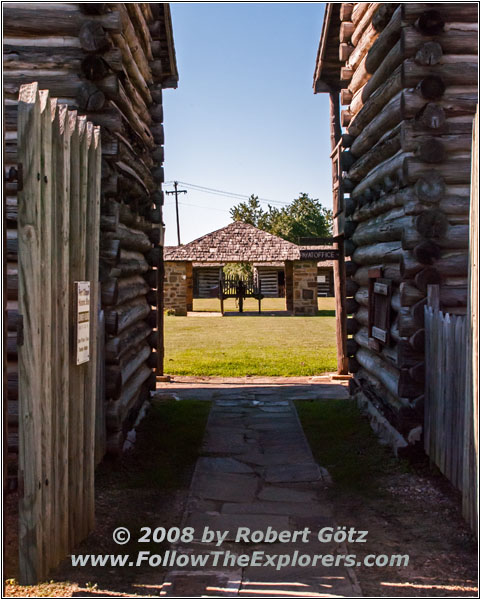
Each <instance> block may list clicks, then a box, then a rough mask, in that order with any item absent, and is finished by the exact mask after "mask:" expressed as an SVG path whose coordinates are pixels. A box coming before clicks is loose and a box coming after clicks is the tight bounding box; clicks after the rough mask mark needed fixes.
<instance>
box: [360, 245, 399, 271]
mask: <svg viewBox="0 0 481 600" xmlns="http://www.w3.org/2000/svg"><path fill="white" fill-rule="evenodd" d="M401 254H402V252H401V243H400V242H397V241H396V242H381V243H375V244H371V245H369V246H360V247H358V248H356V251H355V252H354V254H353V257H352V258H353V260H354V262H355V263H357V264H358V265H375V264H378V263H389V262H399V260H400V258H401Z"/></svg>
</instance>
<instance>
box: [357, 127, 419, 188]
mask: <svg viewBox="0 0 481 600" xmlns="http://www.w3.org/2000/svg"><path fill="white" fill-rule="evenodd" d="M400 148H401V136H400V126H398V127H396V128H394V129H393V130H392V131H389V132H387V134H386V135H385V136H383V137H382V138H381V139H380V140H379V141H378V142H377V143H376V144H375V145H374V146H373V147H372V148H371V149H370V150H369V151H368V152H366V153H365V154H363V155H362V156H361V157H359V158H358V159H357V160H356V161H355V162H354V164H353V165H352V167H351V168H350V169H349V173H348V177H349V179H351V180H352V181H355V182H358V181H360V180H361V179H362V178H363V177H365V176H366V175H367V174H368V173H369V172H370V171H371V170H372V169H374V168H375V167H376V166H377V165H379V164H380V163H382V162H383V161H385V160H387V159H388V158H391V156H394V155H395V154H396V153H397V152H398V151H399V149H400ZM416 148H417V147H416Z"/></svg>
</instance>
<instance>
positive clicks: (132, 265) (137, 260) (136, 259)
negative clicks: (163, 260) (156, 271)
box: [116, 249, 149, 277]
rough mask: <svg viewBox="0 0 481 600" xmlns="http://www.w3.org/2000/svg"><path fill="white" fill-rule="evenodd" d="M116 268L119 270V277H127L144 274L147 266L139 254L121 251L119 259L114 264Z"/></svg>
mask: <svg viewBox="0 0 481 600" xmlns="http://www.w3.org/2000/svg"><path fill="white" fill-rule="evenodd" d="M116 268H117V269H118V270H119V276H121V277H128V276H130V275H142V274H143V273H146V272H147V271H148V269H149V265H148V264H147V261H146V260H145V257H144V255H143V254H142V253H141V252H135V251H133V250H124V249H121V251H120V259H119V262H118V263H117V264H116Z"/></svg>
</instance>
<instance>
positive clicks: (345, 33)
mask: <svg viewBox="0 0 481 600" xmlns="http://www.w3.org/2000/svg"><path fill="white" fill-rule="evenodd" d="M353 31H354V24H353V23H351V22H349V21H344V22H342V23H341V25H340V28H339V40H340V42H341V43H344V42H350V41H351V36H352V33H353Z"/></svg>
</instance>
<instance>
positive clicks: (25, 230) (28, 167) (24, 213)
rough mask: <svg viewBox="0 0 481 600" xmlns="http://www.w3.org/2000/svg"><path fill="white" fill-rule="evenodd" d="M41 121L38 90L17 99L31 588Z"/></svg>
mask: <svg viewBox="0 0 481 600" xmlns="http://www.w3.org/2000/svg"><path fill="white" fill-rule="evenodd" d="M41 135H42V134H41V118H40V103H39V96H38V85H37V84H36V83H33V84H30V85H26V86H23V87H22V88H21V90H20V94H19V106H18V142H19V157H21V162H22V165H23V189H22V190H20V191H19V193H18V231H19V246H20V249H21V252H20V255H19V274H20V278H19V310H20V314H21V315H22V317H23V333H24V339H26V340H27V341H28V343H27V344H23V345H21V346H20V347H19V352H18V368H19V423H20V427H19V480H20V482H21V483H22V489H23V491H22V493H21V494H20V497H19V572H20V583H21V584H23V585H28V584H34V583H36V582H37V581H38V579H39V578H40V577H42V575H43V564H42V560H43V559H42V538H43V521H42V519H41V509H42V491H43V481H42V478H41V472H42V471H41V469H42V458H41V435H42V431H41V423H42V421H41V415H40V403H39V399H40V397H41V388H42V384H41V364H42V360H43V359H42V355H41V310H42V306H41V303H40V302H39V298H40V297H41V295H40V294H41V274H42V271H41V258H40V240H41V217H40V215H41V210H40V207H41V184H40V181H39V180H38V176H39V175H40V171H41V165H40V154H39V153H38V148H39V146H40V144H41Z"/></svg>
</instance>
